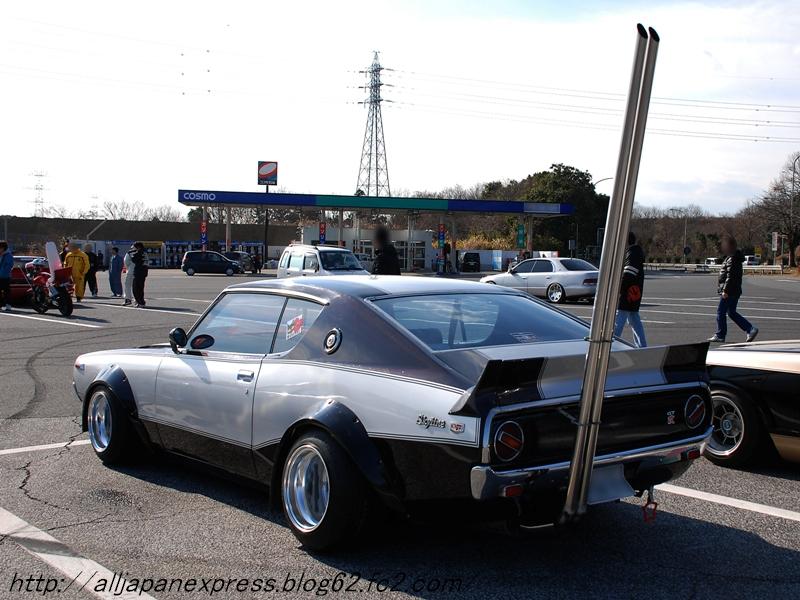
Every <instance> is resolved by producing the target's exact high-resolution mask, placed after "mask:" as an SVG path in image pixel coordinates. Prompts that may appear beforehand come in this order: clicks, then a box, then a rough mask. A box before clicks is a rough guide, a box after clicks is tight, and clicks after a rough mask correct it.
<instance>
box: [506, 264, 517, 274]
mask: <svg viewBox="0 0 800 600" xmlns="http://www.w3.org/2000/svg"><path fill="white" fill-rule="evenodd" d="M515 267H516V265H508V272H509V273H512V274H513V273H516V269H515Z"/></svg>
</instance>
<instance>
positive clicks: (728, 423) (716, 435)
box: [704, 387, 765, 468]
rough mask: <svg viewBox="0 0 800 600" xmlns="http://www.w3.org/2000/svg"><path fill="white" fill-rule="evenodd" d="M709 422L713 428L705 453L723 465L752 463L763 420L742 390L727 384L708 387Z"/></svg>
mask: <svg viewBox="0 0 800 600" xmlns="http://www.w3.org/2000/svg"><path fill="white" fill-rule="evenodd" d="M711 407H712V409H711V424H712V425H713V427H714V432H713V433H712V434H711V439H710V440H709V442H708V444H707V445H706V448H705V452H704V454H705V457H706V458H707V459H708V460H710V461H711V462H713V463H715V464H717V465H720V466H723V467H732V468H737V467H743V466H746V465H748V464H751V463H752V462H753V460H754V459H755V457H756V455H757V454H758V451H759V449H760V448H761V445H762V442H763V440H764V433H765V432H764V424H763V423H762V422H761V417H760V416H759V414H758V410H757V409H756V407H755V405H754V404H753V402H752V401H751V400H750V399H749V398H748V397H746V396H745V394H744V393H742V392H740V391H738V390H734V389H731V388H727V387H716V388H712V390H711Z"/></svg>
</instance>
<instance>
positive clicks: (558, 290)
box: [547, 283, 567, 304]
mask: <svg viewBox="0 0 800 600" xmlns="http://www.w3.org/2000/svg"><path fill="white" fill-rule="evenodd" d="M566 299H567V294H566V293H565V292H564V288H563V287H562V285H561V284H560V283H551V284H550V285H549V286H547V300H548V301H549V302H552V303H553V304H561V303H562V302H564V301H566Z"/></svg>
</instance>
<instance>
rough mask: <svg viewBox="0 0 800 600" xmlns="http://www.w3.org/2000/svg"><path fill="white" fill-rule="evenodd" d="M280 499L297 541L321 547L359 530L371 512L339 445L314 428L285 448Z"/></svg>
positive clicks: (346, 538)
mask: <svg viewBox="0 0 800 600" xmlns="http://www.w3.org/2000/svg"><path fill="white" fill-rule="evenodd" d="M309 482H316V485H314V484H311V485H310V484H309ZM281 505H282V506H283V514H284V516H285V517H286V520H287V521H288V522H289V527H290V528H291V530H292V533H293V534H294V535H295V537H296V538H297V539H298V540H299V541H300V543H301V544H303V546H305V547H306V548H308V549H310V550H316V551H325V550H329V549H330V548H333V547H335V546H338V545H342V544H343V543H344V542H345V541H349V540H353V539H355V538H357V537H358V536H359V534H360V532H361V531H362V529H363V526H364V523H365V522H366V521H367V517H368V514H369V513H370V512H371V511H370V508H371V507H370V505H371V496H370V494H369V490H368V488H367V485H366V482H365V481H364V479H363V478H362V477H361V474H360V473H359V472H358V470H357V468H356V466H355V465H354V464H353V463H352V461H351V460H350V459H349V457H348V456H347V454H346V453H345V451H344V450H343V449H342V447H341V446H339V445H338V444H337V443H336V442H335V441H334V440H333V438H331V436H330V435H328V434H327V433H325V432H324V431H317V430H315V431H312V432H309V433H306V434H305V435H303V436H302V437H300V438H299V439H298V440H297V441H296V442H295V443H294V444H293V445H292V447H291V449H290V450H289V453H288V454H287V457H286V461H285V462H284V465H283V472H282V476H281Z"/></svg>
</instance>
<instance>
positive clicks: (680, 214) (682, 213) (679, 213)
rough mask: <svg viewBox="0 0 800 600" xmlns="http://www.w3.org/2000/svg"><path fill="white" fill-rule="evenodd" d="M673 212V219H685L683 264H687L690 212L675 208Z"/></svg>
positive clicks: (682, 251) (682, 250)
mask: <svg viewBox="0 0 800 600" xmlns="http://www.w3.org/2000/svg"><path fill="white" fill-rule="evenodd" d="M671 212H672V214H673V218H676V217H677V218H680V217H683V247H682V248H681V254H683V264H686V230H687V228H688V225H689V211H687V210H686V209H685V208H673V209H672V211H671Z"/></svg>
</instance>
